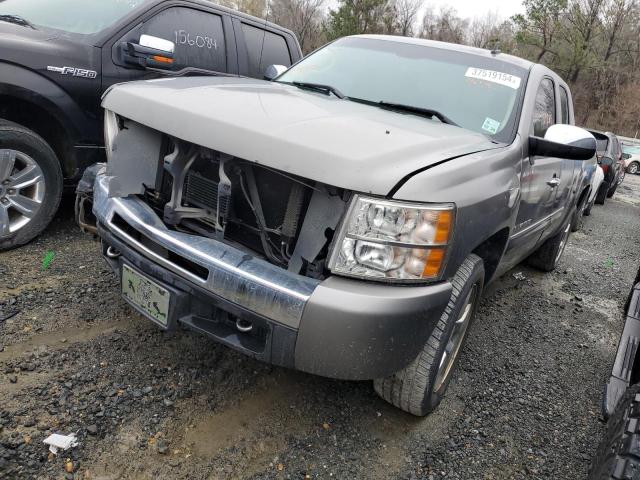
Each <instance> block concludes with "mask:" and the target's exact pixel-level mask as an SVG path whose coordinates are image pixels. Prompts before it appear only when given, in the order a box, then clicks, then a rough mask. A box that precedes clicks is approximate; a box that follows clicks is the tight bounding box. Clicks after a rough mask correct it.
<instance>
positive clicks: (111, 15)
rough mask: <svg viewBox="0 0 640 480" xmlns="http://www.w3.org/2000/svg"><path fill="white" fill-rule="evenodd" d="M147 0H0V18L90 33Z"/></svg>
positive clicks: (30, 24)
mask: <svg viewBox="0 0 640 480" xmlns="http://www.w3.org/2000/svg"><path fill="white" fill-rule="evenodd" d="M148 1H149V0H0V21H6V22H10V23H16V24H19V25H23V26H31V27H33V28H37V29H40V28H44V29H53V30H62V31H64V32H69V33H77V34H82V35H89V34H93V33H98V32H100V31H101V30H104V29H105V28H107V27H109V26H110V25H112V24H113V23H115V22H116V21H117V20H119V19H120V18H122V17H124V16H125V15H126V14H127V13H129V12H130V11H131V10H133V9H134V8H137V7H139V6H140V5H142V4H144V3H146V2H148Z"/></svg>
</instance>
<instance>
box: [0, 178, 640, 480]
mask: <svg viewBox="0 0 640 480" xmlns="http://www.w3.org/2000/svg"><path fill="white" fill-rule="evenodd" d="M71 207H72V204H71V202H70V201H69V200H67V201H66V202H65V204H64V205H63V209H62V211H61V213H60V214H59V215H58V217H57V219H56V220H55V221H54V223H53V224H52V226H51V227H50V228H49V229H48V231H47V232H46V234H45V235H43V236H42V237H41V238H40V239H38V240H37V241H35V242H33V243H32V244H30V245H28V246H26V247H25V248H22V249H20V250H16V251H11V252H8V253H2V254H0V279H2V280H1V281H0V477H4V478H11V479H13V478H42V479H50V478H54V479H57V478H69V479H73V478H79V479H103V480H107V479H118V478H134V479H156V478H172V479H173V478H178V479H187V478H188V479H216V478H259V479H268V478H269V479H270V478H292V479H304V478H374V479H375V478H402V479H413V478H421V479H440V478H447V479H457V478H460V479H479V478H482V479H511V478H516V479H517V478H558V479H560V478H562V479H573V478H576V479H580V478H584V477H585V474H586V471H587V468H588V464H589V461H590V458H591V455H592V453H593V452H594V450H595V448H596V445H597V443H598V440H599V438H600V435H601V434H602V432H603V429H604V425H603V422H602V419H601V414H600V400H601V393H602V387H603V385H604V383H605V381H606V379H607V376H608V374H609V371H610V366H611V363H612V360H613V356H614V353H615V348H616V342H617V340H618V336H619V333H620V331H621V328H622V306H623V304H624V300H625V297H626V294H627V292H628V290H629V288H630V286H631V282H632V280H633V278H634V276H635V272H636V270H637V268H638V264H639V263H640V259H639V258H638V256H637V251H638V250H637V245H638V241H639V240H640V177H638V176H636V177H634V178H631V177H630V176H628V177H627V180H626V181H625V184H623V185H622V186H621V187H620V189H619V190H618V192H617V193H616V195H615V198H614V199H613V200H610V201H608V202H607V204H606V205H605V206H604V207H600V206H596V207H595V208H594V209H593V212H592V215H591V217H589V218H587V219H586V221H585V228H584V230H583V231H582V232H579V233H577V234H574V235H573V236H572V237H571V240H570V244H569V245H568V247H567V250H566V252H565V255H564V257H563V260H562V262H561V265H560V268H559V269H558V270H557V271H556V272H553V273H551V274H546V275H545V274H541V273H539V272H536V271H534V270H531V269H529V268H526V267H517V268H516V269H514V270H513V271H512V272H509V273H508V274H506V275H505V276H504V277H503V278H501V279H500V280H498V281H496V282H495V283H494V284H493V285H492V286H491V287H490V288H489V290H488V291H487V292H486V294H485V298H484V300H483V302H482V305H481V307H480V310H479V314H478V318H477V320H476V322H475V324H474V325H473V326H472V329H471V332H470V338H469V341H468V343H467V344H466V346H465V348H464V351H463V353H462V357H461V361H460V364H459V368H458V370H457V373H456V375H455V376H454V379H453V381H452V383H451V386H450V388H449V392H448V394H447V397H446V398H445V400H444V401H443V402H442V404H441V405H440V407H439V408H438V409H437V411H436V412H435V413H433V414H432V415H430V416H429V417H427V418H424V419H419V418H415V417H412V416H410V415H407V414H404V413H403V412H400V411H398V410H395V409H394V408H392V407H390V406H389V405H387V404H386V403H384V402H383V401H382V400H380V399H379V398H378V397H376V395H375V394H374V393H373V390H372V388H371V385H370V383H368V382H337V381H331V380H327V379H323V378H318V377H313V376H310V375H306V374H302V373H299V372H293V371H289V370H284V369H280V368H274V367H270V366H268V365H264V364H261V363H259V362H257V361H254V360H252V359H249V358H246V357H244V356H242V355H240V354H238V353H235V352H233V351H231V350H229V349H227V348H224V347H222V346H219V345H217V344H215V343H213V342H211V341H209V340H208V339H206V338H203V337H201V336H199V335H196V334H193V333H191V332H179V333H174V334H166V333H163V332H161V331H159V330H158V329H156V328H155V327H153V326H152V325H151V324H150V322H148V321H146V320H145V319H143V318H141V317H140V316H139V315H137V314H136V313H134V312H133V311H132V310H131V309H130V308H129V307H127V306H126V305H125V303H124V302H123V301H122V300H121V299H120V298H119V295H118V284H117V281H116V279H115V277H114V275H113V274H112V273H111V271H110V270H109V269H108V268H107V267H106V265H105V263H104V262H103V260H102V259H101V258H100V255H99V248H98V245H97V243H95V242H94V241H92V240H91V239H90V238H89V237H87V236H85V235H83V234H81V233H80V232H79V231H78V230H77V229H76V228H75V226H74V224H73V220H72V215H71V211H72V208H71ZM47 252H53V253H54V254H55V257H54V258H53V261H52V262H51V263H50V265H49V267H48V268H46V269H44V270H43V269H42V260H43V257H44V256H45V255H46V254H47ZM516 273H522V275H516V276H514V274H516ZM54 432H58V433H63V434H69V433H76V434H77V436H78V439H79V445H78V446H77V447H75V448H73V449H71V450H68V451H66V452H64V453H62V454H60V455H57V456H54V455H49V453H48V450H47V448H46V446H45V445H44V444H43V443H42V440H43V439H44V438H45V437H46V436H48V435H49V434H50V433H54Z"/></svg>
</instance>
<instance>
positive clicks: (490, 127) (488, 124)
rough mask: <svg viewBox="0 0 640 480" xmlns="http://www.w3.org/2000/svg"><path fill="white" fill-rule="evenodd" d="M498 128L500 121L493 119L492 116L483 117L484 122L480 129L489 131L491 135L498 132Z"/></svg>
mask: <svg viewBox="0 0 640 480" xmlns="http://www.w3.org/2000/svg"><path fill="white" fill-rule="evenodd" d="M499 128H500V122H498V121H497V120H494V119H493V118H489V117H487V118H485V119H484V123H483V124H482V129H483V130H484V131H486V132H489V133H490V134H491V135H494V134H495V133H497V132H498V129H499Z"/></svg>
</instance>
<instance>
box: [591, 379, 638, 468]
mask: <svg viewBox="0 0 640 480" xmlns="http://www.w3.org/2000/svg"><path fill="white" fill-rule="evenodd" d="M638 423H640V385H633V386H631V387H629V388H628V389H627V391H626V392H625V394H624V396H623V397H622V398H621V399H620V401H619V402H618V405H617V407H616V409H615V411H614V412H613V414H612V415H611V418H610V419H609V422H608V425H607V433H606V435H605V437H604V438H603V439H602V441H601V442H600V445H599V446H598V450H597V452H596V455H595V457H593V461H592V464H591V469H590V471H589V480H614V479H621V478H638V472H640V458H639V457H638V445H640V434H639V433H638V430H637V428H636V426H637V425H638Z"/></svg>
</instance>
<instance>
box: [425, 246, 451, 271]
mask: <svg viewBox="0 0 640 480" xmlns="http://www.w3.org/2000/svg"><path fill="white" fill-rule="evenodd" d="M444 253H445V251H444V248H432V249H430V250H429V251H428V253H427V261H426V262H425V264H424V270H422V278H436V277H437V276H438V275H440V269H441V268H442V265H443V263H444Z"/></svg>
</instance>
